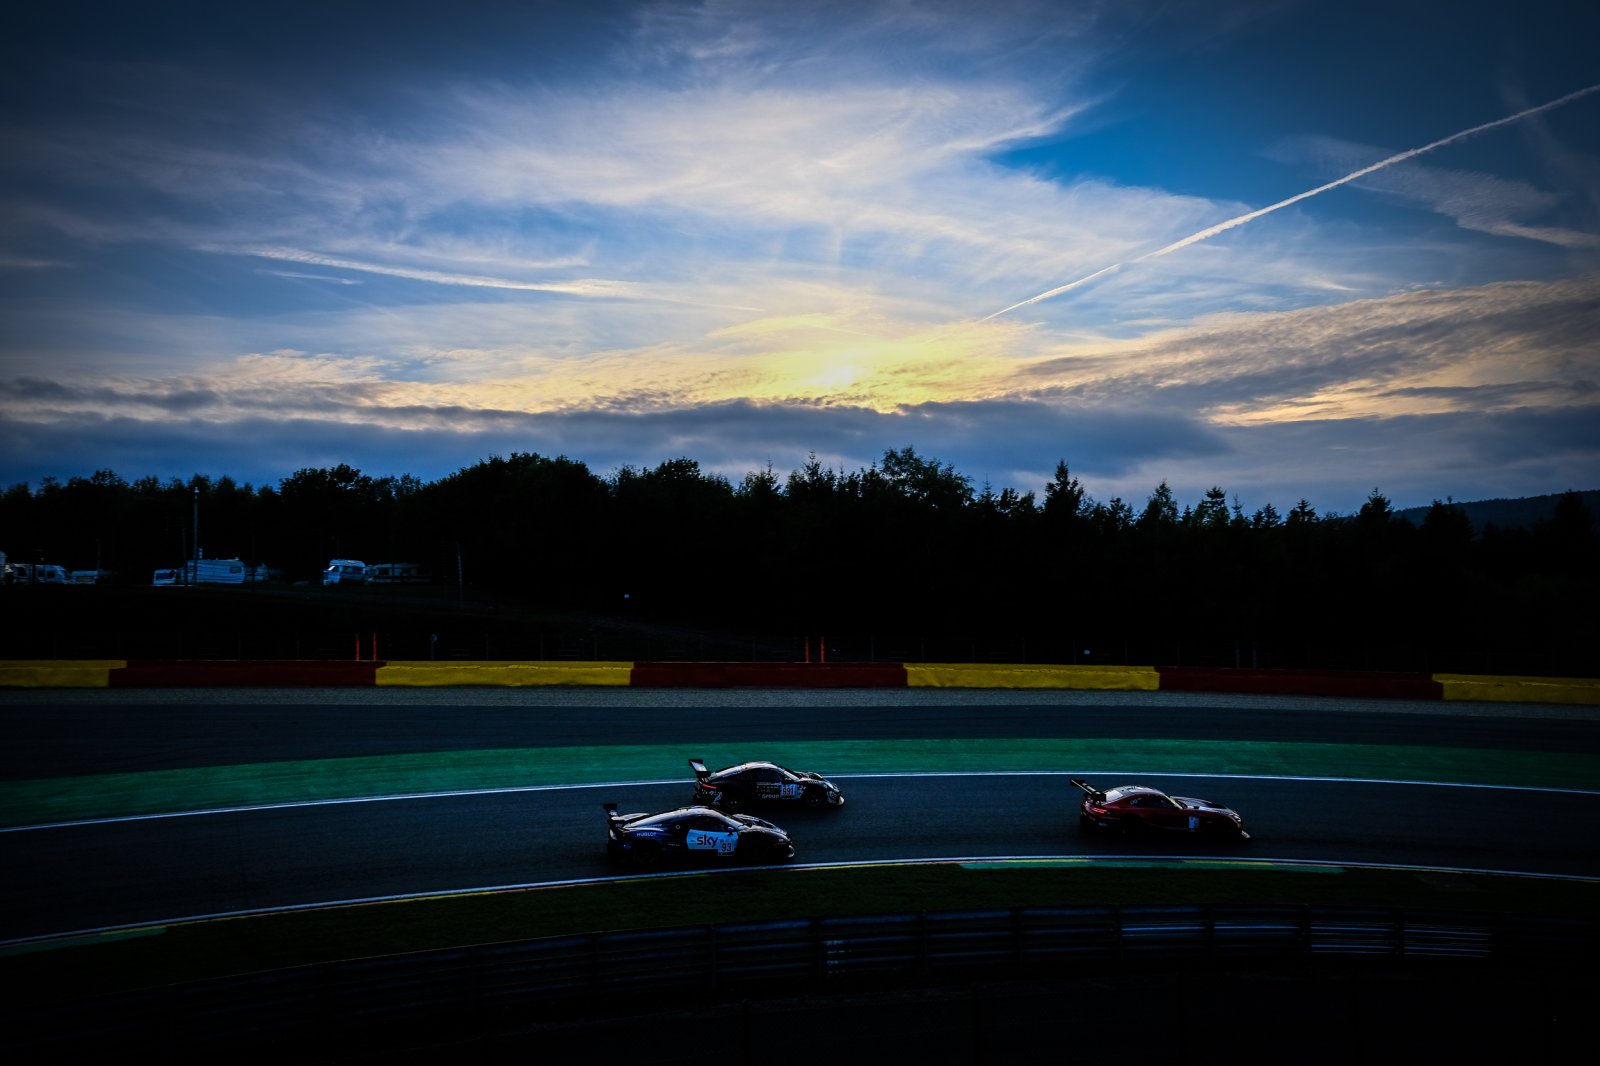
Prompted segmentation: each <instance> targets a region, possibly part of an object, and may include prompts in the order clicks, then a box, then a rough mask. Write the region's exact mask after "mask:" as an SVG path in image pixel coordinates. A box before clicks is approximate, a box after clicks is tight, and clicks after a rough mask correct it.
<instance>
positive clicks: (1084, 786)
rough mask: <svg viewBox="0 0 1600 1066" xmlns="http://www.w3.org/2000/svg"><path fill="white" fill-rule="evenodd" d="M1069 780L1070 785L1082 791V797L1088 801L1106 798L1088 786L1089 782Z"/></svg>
mask: <svg viewBox="0 0 1600 1066" xmlns="http://www.w3.org/2000/svg"><path fill="white" fill-rule="evenodd" d="M1071 780H1072V783H1073V784H1074V785H1076V786H1077V787H1078V788H1080V789H1082V790H1083V793H1084V795H1086V796H1088V797H1089V798H1090V799H1092V800H1103V799H1105V798H1106V794H1105V793H1104V792H1101V791H1100V790H1099V789H1098V788H1095V787H1094V786H1093V785H1091V784H1089V782H1087V781H1079V780H1078V779H1077V778H1076V777H1074V778H1072V779H1071Z"/></svg>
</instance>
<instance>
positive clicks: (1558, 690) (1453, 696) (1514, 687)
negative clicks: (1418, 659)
mask: <svg viewBox="0 0 1600 1066" xmlns="http://www.w3.org/2000/svg"><path fill="white" fill-rule="evenodd" d="M1433 679H1434V680H1435V681H1437V682H1439V683H1440V684H1441V685H1443V686H1444V698H1445V699H1447V700H1492V701H1497V702H1500V703H1592V704H1600V680H1597V679H1595V678H1585V677H1475V676H1473V675H1472V674H1434V675H1433Z"/></svg>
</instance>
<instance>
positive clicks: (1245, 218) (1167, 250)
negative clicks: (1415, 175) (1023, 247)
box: [984, 84, 1600, 321]
mask: <svg viewBox="0 0 1600 1066" xmlns="http://www.w3.org/2000/svg"><path fill="white" fill-rule="evenodd" d="M1595 92H1600V84H1595V85H1589V86H1586V87H1585V88H1582V89H1578V90H1576V91H1575V92H1570V93H1567V94H1566V95H1565V96H1561V97H1558V98H1556V99H1554V100H1550V101H1548V102H1546V103H1543V104H1539V105H1537V106H1536V107H1529V108H1524V109H1523V110H1521V111H1518V112H1517V113H1516V114H1514V115H1507V116H1505V117H1504V118H1497V119H1495V120H1493V121H1492V122H1484V123H1481V124H1480V125H1477V126H1473V127H1471V128H1470V129H1465V130H1461V131H1460V132H1458V133H1452V134H1450V136H1448V137H1441V138H1440V139H1438V140H1436V141H1431V142H1429V143H1428V144H1425V145H1423V146H1421V147H1420V148H1411V149H1407V150H1406V151H1404V152H1398V153H1396V154H1394V155H1391V156H1387V157H1386V158H1383V159H1380V160H1378V161H1377V162H1376V163H1372V164H1370V165H1368V166H1364V167H1361V168H1360V169H1358V170H1353V171H1351V172H1350V173H1349V174H1346V175H1344V176H1343V177H1341V178H1335V179H1334V180H1333V181H1330V182H1326V183H1325V184H1322V185H1318V186H1317V187H1316V188H1314V189H1307V190H1306V191H1305V192H1302V193H1296V194H1295V195H1293V196H1291V197H1289V198H1288V199H1286V200H1279V201H1278V202H1277V203H1275V204H1269V205H1267V206H1266V207H1261V208H1257V209H1256V210H1254V211H1247V212H1245V213H1244V214H1242V215H1235V216H1234V217H1233V218H1230V219H1228V220H1227V221H1225V222H1219V223H1217V224H1216V225H1214V226H1207V227H1206V228H1205V229H1202V230H1199V231H1198V232H1195V233H1191V234H1189V235H1188V236H1187V237H1184V238H1182V239H1180V240H1176V241H1173V242H1172V243H1171V244H1168V245H1165V246H1164V247H1161V248H1157V249H1156V250H1155V251H1153V252H1146V253H1145V254H1144V255H1141V256H1137V257H1135V258H1134V259H1131V260H1129V261H1128V262H1125V263H1113V264H1112V265H1110V266H1106V267H1102V268H1101V269H1099V270H1097V271H1095V272H1094V273H1092V274H1089V275H1086V276H1085V277H1081V278H1079V279H1077V280H1076V281H1069V282H1067V284H1065V285H1058V286H1057V287H1055V288H1053V289H1049V290H1046V291H1045V292H1042V293H1040V294H1039V295H1037V296H1030V297H1029V298H1028V299H1026V300H1021V301H1019V302H1017V303H1014V304H1012V305H1011V306H1010V307H1003V308H1001V309H1000V310H998V311H996V312H994V313H993V314H991V315H988V316H986V317H985V319H984V321H987V320H988V319H991V318H998V317H999V316H1001V315H1004V314H1008V313H1010V312H1012V311H1015V310H1017V309H1018V308H1020V307H1027V306H1028V305H1030V304H1036V303H1038V302H1039V301H1041V300H1048V299H1050V298H1051V297H1054V296H1060V295H1061V294H1063V293H1066V292H1071V291H1072V290H1073V289H1076V288H1078V287H1079V286H1081V285H1086V284H1088V283H1089V282H1091V281H1094V280H1095V279H1096V278H1099V277H1103V276H1105V275H1107V274H1111V273H1114V272H1116V271H1118V270H1121V269H1122V268H1123V267H1125V266H1129V265H1131V264H1134V263H1142V262H1144V261H1146V260H1149V259H1159V258H1161V257H1162V256H1164V255H1171V254H1172V253H1173V252H1176V251H1179V250H1181V249H1184V248H1187V247H1189V246H1190V245H1192V244H1198V243H1200V242H1201V241H1207V240H1210V239H1211V238H1212V237H1215V236H1217V235H1218V234H1221V233H1226V232H1227V231H1228V230H1231V229H1235V228H1236V227H1239V226H1242V225H1244V224H1245V223H1247V222H1253V221H1255V220H1256V219H1258V218H1261V217H1262V216H1264V215H1270V214H1272V213H1273V212H1274V211H1281V210H1282V209H1283V208H1285V207H1290V206H1292V205H1294V204H1297V203H1299V202H1301V201H1302V200H1308V199H1310V198H1311V197H1313V196H1319V195H1321V194H1322V193H1325V192H1328V191H1329V190H1331V189H1337V188H1339V187H1340V186H1341V185H1348V184H1350V183H1351V182H1353V181H1359V180H1360V179H1362V178H1364V177H1366V176H1367V175H1369V174H1374V173H1376V172H1378V171H1380V170H1383V169H1385V168H1387V167H1392V166H1394V165H1395V164H1397V163H1404V162H1405V161H1406V160H1408V159H1415V158H1416V157H1417V156H1419V155H1424V154H1426V153H1428V152H1432V151H1434V150H1435V149H1438V148H1443V147H1444V146H1445V145H1448V144H1454V143H1456V142H1457V141H1461V140H1465V139H1466V138H1468V137H1472V136H1476V135H1477V134H1480V133H1486V132H1488V131H1489V130H1492V129H1496V128H1498V127H1500V126H1505V125H1508V124H1510V123H1512V122H1520V121H1522V120H1523V119H1527V118H1532V117H1533V116H1534V115H1539V114H1542V113H1544V112H1546V111H1549V110H1552V109H1554V108H1557V107H1561V106H1563V105H1565V104H1569V103H1571V102H1573V101H1574V100H1579V99H1582V98H1583V97H1585V96H1588V95H1590V94H1591V93H1595Z"/></svg>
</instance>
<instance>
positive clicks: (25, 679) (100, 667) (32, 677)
mask: <svg viewBox="0 0 1600 1066" xmlns="http://www.w3.org/2000/svg"><path fill="white" fill-rule="evenodd" d="M126 665H127V662H126V660H123V659H83V660H71V659H9V660H5V661H0V688H106V687H107V686H108V685H110V684H111V671H113V670H117V669H121V668H122V667H124V666H126Z"/></svg>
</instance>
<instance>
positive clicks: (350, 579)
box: [322, 559, 367, 585]
mask: <svg viewBox="0 0 1600 1066" xmlns="http://www.w3.org/2000/svg"><path fill="white" fill-rule="evenodd" d="M366 580H367V564H366V563H364V562H362V561H361V560H359V559H330V560H328V568H327V569H326V570H324V571H323V572H322V583H323V584H324V585H360V584H364V583H365V582H366Z"/></svg>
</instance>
